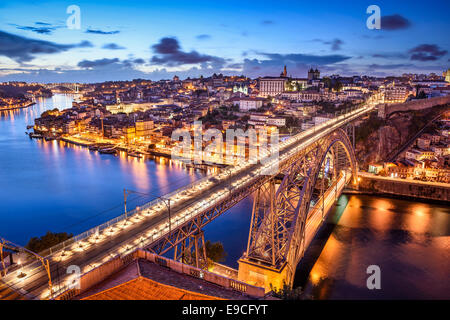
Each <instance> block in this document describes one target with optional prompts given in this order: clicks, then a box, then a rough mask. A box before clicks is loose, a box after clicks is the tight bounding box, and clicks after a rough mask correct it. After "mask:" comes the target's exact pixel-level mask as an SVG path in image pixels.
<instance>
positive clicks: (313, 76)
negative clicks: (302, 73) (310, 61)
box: [308, 68, 320, 81]
mask: <svg viewBox="0 0 450 320" xmlns="http://www.w3.org/2000/svg"><path fill="white" fill-rule="evenodd" d="M319 79H320V71H319V70H317V68H316V70H313V68H311V69H309V71H308V80H309V81H311V80H319Z"/></svg>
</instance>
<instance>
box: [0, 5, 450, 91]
mask: <svg viewBox="0 0 450 320" xmlns="http://www.w3.org/2000/svg"><path fill="white" fill-rule="evenodd" d="M71 5H76V6H78V7H79V9H80V19H79V22H80V28H79V29H69V28H68V26H67V20H68V18H70V16H71V13H67V8H68V7H69V6H71ZM370 5H377V6H378V7H379V8H380V13H381V29H379V30H377V29H369V28H368V27H367V25H366V21H367V19H368V18H369V17H370V15H371V14H370V13H369V14H368V13H367V12H366V11H367V8H368V7H369V6H370ZM449 12H450V1H447V0H440V1H437V0H428V1H423V0H422V1H415V0H408V1H402V0H399V1H392V0H388V1H375V0H370V1H363V0H361V1H325V0H322V1H299V0H291V1H283V0H281V1H280V0H279V1H263V0H259V1H244V0H241V1H235V0H227V1H221V2H218V1H195V0H192V1H177V0H172V1H160V0H158V1H156V0H147V1H138V0H128V1H116V0H108V1H106V0H96V1H91V0H89V1H86V0H70V1H55V0H40V1H28V0H20V1H18V0H7V1H1V2H0V81H16V80H17V81H29V82H32V81H36V82H43V83H49V82H83V83H87V82H101V81H108V80H132V79H136V78H143V79H151V80H160V79H170V78H172V77H173V76H174V75H178V76H179V77H180V78H181V79H184V78H187V77H198V76H200V75H203V76H205V77H206V76H210V75H211V74H213V73H223V74H226V75H241V74H244V75H246V76H248V77H251V78H256V77H259V76H277V75H279V74H280V72H281V71H282V70H283V66H284V65H286V66H287V71H288V75H290V76H293V77H306V73H307V70H308V69H309V68H311V67H313V68H318V69H319V70H320V71H321V75H331V74H340V75H343V76H351V75H373V76H387V75H401V74H402V73H430V72H435V73H437V74H441V73H442V72H443V71H444V70H447V68H448V67H449V66H450V37H449V34H450V19H449ZM71 21H74V20H71Z"/></svg>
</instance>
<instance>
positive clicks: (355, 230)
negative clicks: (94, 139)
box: [0, 94, 450, 299]
mask: <svg viewBox="0 0 450 320" xmlns="http://www.w3.org/2000/svg"><path fill="white" fill-rule="evenodd" d="M72 99H73V96H70V95H62V94H56V95H55V96H53V97H52V98H41V99H39V100H37V103H36V104H35V105H34V106H31V107H29V108H26V109H20V110H13V111H5V112H1V113H0V186H1V192H0V203H1V209H0V236H2V237H4V238H6V239H8V240H10V241H13V242H17V243H18V244H21V245H25V244H26V243H27V241H28V240H29V239H30V237H32V236H41V235H43V234H45V232H46V231H53V232H62V231H66V232H71V233H73V234H77V233H80V232H82V231H84V230H87V229H89V228H90V227H93V226H95V225H98V224H100V223H102V222H104V221H106V220H108V219H110V218H112V217H115V216H117V215H119V214H121V213H122V212H123V189H124V188H127V189H131V190H135V191H139V192H141V193H145V194H149V196H144V197H139V196H133V195H131V196H129V199H128V203H129V206H128V207H129V208H132V207H134V206H136V205H138V204H140V203H143V202H145V201H149V200H150V199H152V198H154V197H155V196H158V195H163V194H165V193H168V192H170V191H172V190H174V189H176V188H178V187H181V186H183V185H185V184H188V183H190V182H192V181H194V180H196V179H198V178H200V177H202V176H204V173H202V172H198V171H194V170H192V169H186V168H183V167H182V166H181V165H180V164H177V163H175V162H172V161H170V160H167V159H164V158H159V157H156V158H152V159H146V160H143V159H142V160H141V159H136V158H131V157H127V156H126V155H124V154H121V155H119V156H112V155H103V154H99V153H98V152H93V151H89V150H88V149H86V148H83V147H78V146H73V145H69V144H66V143H63V142H58V141H48V142H47V141H43V140H31V139H29V138H28V136H26V135H25V131H26V126H27V125H30V124H33V120H34V118H35V117H38V116H39V115H40V114H41V113H42V112H44V111H45V110H48V109H53V108H55V107H57V108H59V109H63V108H67V107H70V106H71V103H72ZM251 210H252V199H250V198H249V199H246V200H244V201H242V202H241V203H239V204H238V205H236V206H235V207H234V208H232V209H231V210H229V211H228V212H227V213H226V214H223V215H222V216H220V217H219V218H217V219H216V220H215V221H214V222H212V223H210V224H209V225H207V226H206V227H205V230H204V231H205V237H206V239H208V240H211V241H213V242H214V241H221V242H222V243H223V244H224V247H225V250H226V252H227V257H226V260H225V262H224V264H227V265H229V266H231V267H234V268H237V260H238V258H239V257H240V256H241V255H242V253H243V252H244V251H245V249H246V246H247V238H248V231H249V226H250V219H251ZM449 214H450V210H449V208H448V206H443V205H436V204H428V203H416V202H411V201H403V200H397V199H389V198H380V197H369V196H354V195H352V196H346V195H343V196H341V197H340V199H339V202H338V204H337V205H336V207H335V208H333V209H332V212H331V213H330V215H329V218H328V220H327V224H326V225H324V227H323V228H322V229H321V230H320V233H319V235H318V237H317V238H316V240H315V241H314V242H313V244H312V246H311V248H310V249H309V250H308V251H307V253H306V256H305V258H304V259H303V260H302V263H301V265H300V266H299V268H298V270H297V275H296V280H295V286H301V287H303V288H304V290H305V292H306V294H307V295H309V296H311V297H313V298H319V299H347V298H348V299H350V298H367V299H370V298H447V299H448V298H450V296H449V292H450V288H449V284H448V280H446V279H448V270H450V265H449V252H450V250H449V249H450V244H449V242H450V240H449V239H450V238H449V233H450V231H449V225H450V221H449V217H450V215H449ZM374 264H375V265H378V266H380V269H381V286H382V287H381V288H382V289H381V290H368V289H367V287H366V278H367V277H368V275H367V274H366V268H367V266H369V265H374Z"/></svg>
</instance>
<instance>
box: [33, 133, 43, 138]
mask: <svg viewBox="0 0 450 320" xmlns="http://www.w3.org/2000/svg"><path fill="white" fill-rule="evenodd" d="M30 138H35V139H42V138H43V136H42V134H39V133H34V132H32V133H30Z"/></svg>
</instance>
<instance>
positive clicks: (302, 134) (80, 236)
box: [39, 107, 366, 257]
mask: <svg viewBox="0 0 450 320" xmlns="http://www.w3.org/2000/svg"><path fill="white" fill-rule="evenodd" d="M365 108H366V107H361V108H357V109H354V110H351V111H350V112H348V113H346V114H343V115H339V116H338V117H336V118H333V119H330V120H328V121H326V122H324V123H322V124H319V125H317V126H314V127H312V128H310V129H308V130H305V131H303V132H300V133H298V134H296V135H294V136H293V137H292V138H290V139H288V140H286V141H285V142H283V143H282V145H281V146H280V147H281V149H284V148H286V147H289V146H290V145H292V144H293V143H295V142H296V141H298V140H300V139H301V138H303V137H305V136H307V135H310V134H311V133H314V132H315V131H316V130H320V129H322V128H324V127H327V126H330V125H333V124H335V123H336V122H338V121H339V120H342V119H344V118H345V117H349V116H352V115H354V114H357V113H359V112H361V111H363V110H364V109H365ZM269 156H270V155H267V157H269ZM211 177H212V175H209V176H206V177H204V178H201V179H199V180H196V181H194V182H192V183H190V184H188V185H186V186H184V187H181V188H179V189H176V190H174V191H172V192H170V193H168V194H165V195H163V196H161V197H162V198H171V197H172V196H174V195H176V194H179V193H181V192H183V191H186V190H188V189H191V188H195V187H196V186H198V185H199V184H202V183H204V182H206V181H207V180H209V179H210V178H211ZM161 197H160V198H157V199H154V200H152V201H150V202H148V203H146V204H144V205H142V206H138V207H136V208H135V209H133V210H131V211H129V212H127V213H124V214H122V215H120V216H118V217H116V218H113V219H111V220H109V221H107V222H105V223H103V224H101V225H99V226H97V227H94V228H91V229H89V230H87V231H85V232H83V233H80V234H78V235H76V236H74V237H72V238H70V239H68V240H66V241H64V242H61V243H59V244H57V245H55V246H53V247H51V248H49V249H46V250H44V251H42V252H40V253H39V254H40V255H41V256H42V257H49V256H51V255H52V254H54V253H56V252H59V251H61V250H64V249H69V247H70V246H72V245H73V244H74V243H77V242H80V241H83V240H85V239H88V238H89V237H91V236H93V235H98V234H100V233H101V232H102V231H103V230H105V229H107V228H109V227H112V226H113V225H115V224H117V223H119V222H122V221H124V220H126V219H128V218H131V217H132V216H133V215H134V214H136V213H139V212H141V211H142V210H146V209H149V208H151V207H153V206H156V205H157V204H163V203H164V200H163V199H162V198H161Z"/></svg>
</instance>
